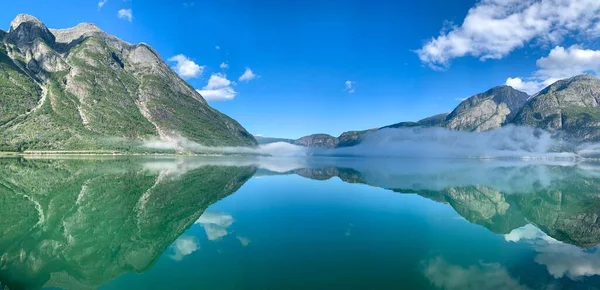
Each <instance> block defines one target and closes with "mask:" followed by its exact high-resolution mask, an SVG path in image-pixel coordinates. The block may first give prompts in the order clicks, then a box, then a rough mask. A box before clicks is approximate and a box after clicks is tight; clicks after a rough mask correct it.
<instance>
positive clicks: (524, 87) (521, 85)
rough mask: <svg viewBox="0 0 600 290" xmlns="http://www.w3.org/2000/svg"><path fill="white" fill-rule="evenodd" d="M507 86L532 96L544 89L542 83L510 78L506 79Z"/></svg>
mask: <svg viewBox="0 0 600 290" xmlns="http://www.w3.org/2000/svg"><path fill="white" fill-rule="evenodd" d="M506 85H507V86H511V87H513V88H514V89H516V90H519V91H523V92H526V93H528V94H530V95H533V94H535V93H537V92H539V91H540V90H541V89H542V88H543V87H542V84H541V83H540V82H536V81H524V80H522V79H521V78H508V79H506Z"/></svg>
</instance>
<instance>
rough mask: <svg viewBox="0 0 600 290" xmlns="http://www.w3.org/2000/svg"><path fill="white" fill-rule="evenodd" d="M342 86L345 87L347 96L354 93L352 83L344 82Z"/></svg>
mask: <svg viewBox="0 0 600 290" xmlns="http://www.w3.org/2000/svg"><path fill="white" fill-rule="evenodd" d="M344 85H345V87H346V89H345V91H346V92H348V94H353V93H354V92H355V91H356V90H355V89H354V82H353V81H350V80H348V81H346V82H345V83H344Z"/></svg>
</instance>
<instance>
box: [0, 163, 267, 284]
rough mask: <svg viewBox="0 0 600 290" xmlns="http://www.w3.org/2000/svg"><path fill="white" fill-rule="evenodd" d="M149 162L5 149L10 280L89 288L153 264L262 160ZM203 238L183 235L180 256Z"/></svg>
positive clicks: (1, 240)
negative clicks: (11, 155) (33, 156)
mask: <svg viewBox="0 0 600 290" xmlns="http://www.w3.org/2000/svg"><path fill="white" fill-rule="evenodd" d="M149 164H151V162H145V161H139V160H129V159H123V160H75V159H63V160H25V159H0V199H1V200H0V212H2V213H3V214H2V219H0V229H1V232H2V233H3V234H2V235H1V236H0V249H1V251H2V253H3V254H2V256H1V258H0V281H2V282H3V284H5V285H8V286H9V287H10V289H31V288H34V289H35V288H39V287H41V286H42V285H45V286H55V287H61V288H75V289H79V288H87V287H96V286H98V285H101V284H102V283H105V282H107V281H109V280H111V279H114V278H116V277H118V276H119V275H121V274H123V273H125V272H130V271H135V272H143V271H145V270H146V269H148V268H149V267H150V266H152V265H153V263H154V262H155V261H156V260H157V259H158V257H159V256H160V255H161V254H162V253H163V252H164V251H165V249H167V247H169V245H171V244H172V243H173V241H175V240H177V238H178V237H179V236H180V235H181V234H183V233H184V231H185V230H186V229H187V228H189V227H190V226H191V225H192V224H193V223H194V222H196V221H197V220H198V218H199V217H200V216H201V214H202V213H203V212H204V210H205V209H206V208H207V207H208V206H209V205H210V204H212V203H214V202H216V201H218V200H219V199H221V198H223V197H225V196H227V195H229V194H232V193H233V192H235V191H236V190H237V189H238V188H239V187H240V186H241V185H242V184H244V182H246V181H247V180H248V179H249V178H250V177H251V176H252V175H253V174H254V172H255V170H256V169H255V168H254V167H251V166H242V167H223V166H183V167H182V166H169V167H156V166H154V167H152V166H148V165H149ZM170 165H177V163H171V164H170ZM197 247H198V246H197V244H196V243H195V241H194V240H193V239H188V238H185V237H182V238H180V239H179V240H178V241H177V242H176V245H175V248H174V253H173V255H172V257H173V258H174V259H181V258H183V257H184V256H185V255H187V254H190V253H191V252H193V251H195V250H197Z"/></svg>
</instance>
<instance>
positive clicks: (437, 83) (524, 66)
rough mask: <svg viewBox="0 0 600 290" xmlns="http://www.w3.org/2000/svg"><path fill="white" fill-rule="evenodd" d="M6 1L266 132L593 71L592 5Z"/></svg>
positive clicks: (2, 16) (395, 112) (414, 110)
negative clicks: (76, 29) (127, 53)
mask: <svg viewBox="0 0 600 290" xmlns="http://www.w3.org/2000/svg"><path fill="white" fill-rule="evenodd" d="M5 2H6V3H3V4H2V5H3V9H2V10H1V11H0V21H1V23H4V24H3V26H2V27H3V28H4V29H8V27H9V24H10V21H11V20H12V19H13V18H14V17H15V16H16V15H17V14H19V13H27V14H32V15H34V16H36V17H38V18H39V19H40V20H42V21H43V22H44V23H45V24H46V25H47V26H48V27H50V28H67V27H72V26H74V25H76V24H78V23H80V22H92V23H95V24H96V25H98V26H99V27H100V28H101V29H103V30H104V31H106V32H108V33H110V34H113V35H115V36H117V37H119V38H122V39H124V40H126V41H129V42H132V43H137V42H145V43H148V44H150V45H151V46H152V47H154V48H155V49H156V50H157V51H158V52H159V53H160V54H161V55H162V57H163V58H164V59H165V60H170V61H169V63H170V64H171V65H172V66H173V67H174V69H175V70H176V71H177V72H178V73H179V74H180V75H181V76H182V77H184V78H185V79H186V80H187V81H188V82H189V83H190V84H191V85H192V86H194V87H195V88H197V89H198V90H200V91H201V92H203V94H204V95H205V96H206V97H207V99H209V101H210V104H211V105H212V106H213V107H215V108H217V109H218V110H220V111H222V112H223V113H226V114H228V115H229V116H231V117H233V118H235V119H236V120H238V121H239V122H240V123H241V124H242V125H243V126H244V127H246V129H248V130H249V131H250V132H251V133H253V134H261V135H265V136H278V137H290V138H295V137H300V136H303V135H306V134H311V133H329V134H332V135H339V134H340V133H342V132H343V131H347V130H358V129H367V128H373V127H380V126H384V125H389V124H392V123H397V122H400V121H410V120H413V121H414V120H418V119H421V118H424V117H427V116H430V115H434V114H437V113H441V112H447V111H451V110H452V109H453V108H454V107H455V106H456V105H457V104H458V103H459V102H460V100H461V99H463V98H465V97H468V96H471V95H473V94H475V93H479V92H482V91H485V90H487V89H489V88H491V87H493V86H496V85H503V84H505V83H507V84H509V85H512V86H514V87H515V88H518V89H522V90H525V91H528V92H530V93H533V92H535V91H537V90H539V89H540V88H542V87H543V86H544V85H547V84H549V83H551V82H552V81H554V80H556V79H560V78H564V77H569V76H572V75H575V74H579V73H582V72H587V73H594V74H595V73H596V71H598V70H600V69H598V68H599V67H600V51H596V50H595V49H598V48H599V45H598V41H597V40H596V39H597V36H599V35H600V24H598V22H599V19H598V18H599V17H598V15H600V4H599V3H596V2H600V1H597V0H572V1H565V0H524V1H521V0H518V1H517V0H482V1H473V0H456V1H446V0H423V1H418V3H417V1H363V0H348V1H310V0H304V1H296V0H290V1H279V0H269V1H267V0H222V1H206V0H203V1H200V0H195V1H194V0H185V1H177V0H144V1H142V0H126V1H123V0H106V1H104V0H102V1H97V0H89V1H82V0H53V1H45V0H21V1H5ZM100 4H102V5H100ZM178 64H179V66H178ZM242 75H244V77H242Z"/></svg>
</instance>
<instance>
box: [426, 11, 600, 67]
mask: <svg viewBox="0 0 600 290" xmlns="http://www.w3.org/2000/svg"><path fill="white" fill-rule="evenodd" d="M598 13H600V1H597V0H568V1H567V0H482V1H480V2H478V3H477V4H476V5H475V7H473V8H471V9H470V10H469V12H468V13H467V16H466V17H465V19H464V21H463V23H462V24H461V25H460V26H456V25H455V26H451V27H450V29H449V30H445V31H444V30H442V32H441V33H440V35H439V36H438V37H436V38H433V39H431V40H429V41H428V42H427V43H426V44H425V45H424V46H423V47H422V48H421V49H419V50H417V51H416V52H417V54H418V55H419V58H420V59H421V61H422V62H424V63H426V64H428V65H429V66H430V67H432V68H434V69H440V68H445V67H447V66H448V65H449V63H450V61H451V60H452V59H453V58H457V57H463V56H466V55H472V56H474V57H478V58H480V59H481V60H485V59H500V58H502V57H504V56H506V55H508V54H509V53H510V52H511V51H513V50H514V49H517V48H520V47H522V46H524V45H525V44H526V43H528V42H531V41H535V42H537V43H560V42H561V41H562V40H563V38H564V37H565V36H567V35H570V34H573V33H579V34H580V35H582V36H593V30H594V29H595V28H596V27H600V26H598V25H599V22H600V17H598Z"/></svg>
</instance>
